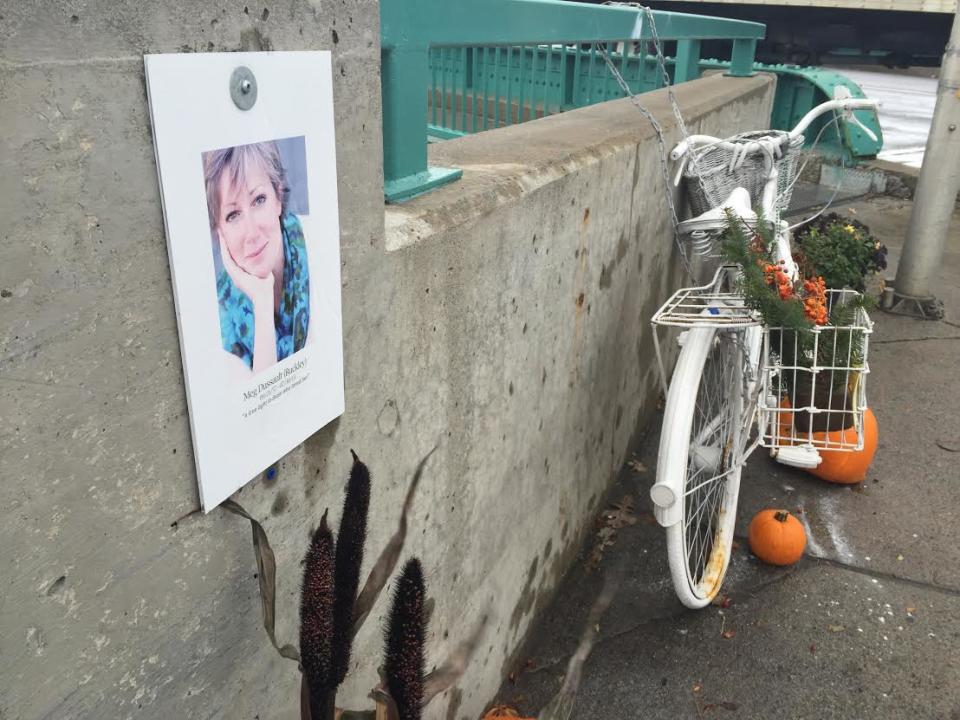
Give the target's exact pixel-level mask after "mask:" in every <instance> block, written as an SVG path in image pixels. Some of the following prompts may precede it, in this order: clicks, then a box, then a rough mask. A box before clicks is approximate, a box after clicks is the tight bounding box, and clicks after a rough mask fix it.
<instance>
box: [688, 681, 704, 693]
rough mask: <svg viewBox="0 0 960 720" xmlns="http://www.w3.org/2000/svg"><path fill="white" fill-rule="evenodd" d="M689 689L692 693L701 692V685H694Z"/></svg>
mask: <svg viewBox="0 0 960 720" xmlns="http://www.w3.org/2000/svg"><path fill="white" fill-rule="evenodd" d="M691 689H692V690H693V692H694V693H698V692H700V691H701V690H703V685H701V684H700V683H694V685H693V688H691Z"/></svg>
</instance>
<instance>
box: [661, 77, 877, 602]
mask: <svg viewBox="0 0 960 720" xmlns="http://www.w3.org/2000/svg"><path fill="white" fill-rule="evenodd" d="M844 90H845V89H843V88H842V89H841V91H840V92H839V93H838V94H837V95H836V96H835V98H834V99H833V100H831V101H828V102H825V103H823V104H821V105H819V106H817V107H816V108H814V109H813V110H811V111H810V112H809V113H808V114H807V115H806V116H804V118H803V119H802V120H801V121H800V122H799V124H798V125H797V126H796V127H795V128H794V129H793V130H791V131H789V132H785V131H777V130H766V131H759V132H749V133H743V134H740V135H737V136H734V137H732V138H728V139H725V140H723V139H719V138H714V137H708V136H705V135H694V136H690V137H688V138H686V139H685V140H684V141H683V142H681V143H680V144H679V145H677V147H676V148H674V150H673V151H672V152H671V154H670V158H671V160H672V161H674V162H678V163H680V169H679V171H678V173H677V182H679V180H680V178H681V176H682V177H683V178H684V180H685V186H686V189H687V192H688V195H689V199H690V204H691V206H692V208H693V210H694V212H695V213H699V214H698V215H697V216H696V217H694V218H692V219H690V220H686V221H684V222H683V223H681V224H680V228H679V230H680V232H681V234H682V236H683V237H684V238H685V242H687V243H688V245H687V247H688V248H689V251H690V252H689V254H692V255H703V256H708V257H709V256H714V257H715V256H716V246H717V243H718V241H719V237H720V235H721V233H722V232H723V231H724V229H725V228H726V226H727V223H728V218H729V217H730V216H731V215H732V216H735V217H738V218H739V219H740V221H741V222H742V223H744V224H745V225H746V226H747V227H756V224H757V222H758V217H759V218H760V219H761V220H760V221H763V222H771V223H772V224H773V228H772V230H773V232H772V235H773V238H774V243H775V247H774V257H775V259H776V260H782V261H783V266H784V267H785V270H786V272H787V273H788V274H789V275H790V276H791V277H792V278H796V276H797V266H796V263H795V262H794V258H793V256H792V254H791V251H790V230H789V227H788V225H787V223H785V222H784V221H782V220H780V213H781V211H783V210H785V209H786V207H787V204H788V203H789V198H790V192H791V189H792V187H793V183H794V180H795V176H796V173H797V165H798V157H799V151H800V148H801V146H802V145H803V141H804V140H803V133H804V131H806V130H807V129H808V128H809V127H810V125H811V123H813V122H814V121H815V120H816V119H817V118H819V117H820V116H822V115H824V114H825V113H835V115H834V120H835V121H836V120H838V117H839V116H838V115H837V113H839V114H842V116H843V117H844V119H845V120H846V121H847V122H848V123H850V124H852V125H856V126H858V127H859V128H860V129H861V130H862V131H863V132H865V133H866V134H867V135H868V136H870V137H872V138H873V139H874V140H876V137H875V136H874V134H873V133H872V132H871V131H870V130H869V129H867V127H865V126H864V125H863V124H862V123H861V122H860V121H859V120H858V119H857V117H856V116H855V115H854V111H855V110H875V109H876V107H877V103H876V102H875V101H872V100H867V99H855V98H852V97H850V95H849V92H848V91H847V92H843V91H844ZM838 125H839V124H838ZM755 208H756V209H755ZM738 275H739V268H738V267H737V266H722V267H720V268H719V269H718V270H717V271H716V274H715V275H714V276H713V278H712V280H711V281H710V282H708V283H707V284H706V285H702V286H699V287H692V288H683V289H681V290H679V291H677V292H676V293H675V294H674V295H673V296H672V297H671V298H670V300H668V301H667V302H666V303H665V304H664V305H663V306H662V307H661V308H660V310H659V311H658V312H657V313H656V315H654V317H653V319H652V320H651V322H652V324H653V330H654V333H653V334H654V341H655V344H656V352H657V359H658V363H659V366H660V374H661V379H662V383H663V387H664V390H665V392H666V398H667V399H666V406H665V408H664V418H663V428H662V432H661V437H660V448H659V454H658V458H657V477H656V483H655V484H654V485H653V487H652V488H651V490H650V496H651V498H652V500H653V504H654V511H655V515H656V518H657V521H658V522H659V523H660V525H662V526H663V527H665V528H666V530H667V548H668V557H669V563H670V572H671V575H672V578H673V583H674V587H675V589H676V593H677V596H678V597H679V599H680V600H681V602H682V603H683V604H684V605H686V606H687V607H690V608H700V607H704V606H705V605H707V604H708V603H710V601H711V600H712V599H713V598H714V597H715V596H716V594H717V592H718V591H719V589H720V587H721V584H722V582H723V579H724V576H725V574H726V571H727V566H728V564H729V561H730V549H731V544H732V541H733V533H734V525H735V520H736V509H737V496H738V493H739V489H740V473H741V470H742V468H743V464H744V462H745V461H746V459H747V457H748V456H749V455H750V453H751V452H752V451H753V450H754V449H756V447H757V446H758V445H764V446H765V447H769V448H770V449H771V453H772V454H773V455H774V456H775V457H776V459H777V460H778V461H779V462H783V463H785V464H789V465H794V466H798V467H808V468H809V467H815V466H816V465H817V464H819V462H820V456H819V452H818V448H819V449H823V448H824V447H825V446H829V447H830V448H831V449H840V450H855V449H860V448H862V446H863V445H862V443H863V434H862V417H863V410H864V409H865V407H866V396H865V382H864V381H863V380H860V381H858V382H857V383H856V385H855V387H854V388H853V389H852V390H851V391H850V394H851V395H852V397H844V398H831V399H830V401H828V402H827V403H826V404H823V403H822V402H821V403H820V404H819V406H817V405H815V403H814V402H813V401H811V402H810V404H809V405H808V406H806V407H803V408H800V407H797V408H793V409H792V410H791V411H790V412H807V413H820V414H823V413H826V416H825V417H828V418H829V417H830V414H831V413H836V412H846V413H850V412H851V410H850V409H851V408H852V409H853V410H852V414H853V415H854V416H855V423H854V424H855V427H856V433H855V438H854V437H853V434H850V435H845V436H844V440H843V441H842V442H840V443H834V444H832V445H830V444H829V443H827V444H825V442H824V440H823V439H822V438H819V437H817V436H815V435H814V434H813V433H810V432H807V433H800V432H798V431H796V430H795V429H793V428H791V427H790V423H783V422H781V421H780V418H781V413H782V412H784V411H783V410H782V408H781V403H782V402H783V400H782V398H783V391H782V388H783V387H784V385H785V383H784V382H778V378H780V379H784V378H787V377H788V376H789V375H791V374H792V375H793V376H794V378H795V377H796V375H797V374H798V373H810V374H811V378H813V381H814V382H816V381H817V378H819V381H820V382H822V383H823V382H829V380H827V378H828V377H830V376H832V375H835V374H836V373H841V372H846V373H856V376H857V377H858V378H863V377H864V376H865V374H866V372H867V367H866V361H865V360H866V348H865V347H864V348H863V356H862V360H860V359H857V360H856V361H851V360H850V359H849V358H848V361H847V365H846V366H843V365H840V364H837V363H833V366H831V367H818V366H817V365H816V362H814V363H813V367H812V368H811V367H808V366H804V367H800V363H799V362H798V361H796V360H794V361H793V365H792V366H790V365H785V364H784V362H783V361H782V359H783V358H789V357H796V355H795V354H794V355H792V356H791V355H790V354H789V352H788V353H787V354H784V352H783V350H784V348H783V343H784V342H787V343H790V342H793V343H795V342H796V339H795V338H794V339H793V340H791V339H790V336H789V334H788V333H787V332H772V331H773V330H775V329H772V328H768V327H765V326H764V325H763V324H762V322H761V321H760V318H759V317H758V315H757V314H756V313H754V312H752V311H751V310H750V309H749V308H747V307H746V306H745V305H744V301H743V297H742V295H741V294H740V293H739V292H738V289H737V278H738ZM847 292H852V291H842V290H841V291H833V290H831V291H830V293H831V294H833V293H840V294H841V295H842V294H843V293H847ZM839 300H841V301H842V298H839ZM854 325H855V327H847V326H845V327H842V328H837V327H832V326H829V325H828V326H824V327H818V328H816V329H815V330H813V331H811V332H813V333H814V334H815V336H816V341H817V342H820V343H824V342H831V341H832V342H836V339H837V334H838V333H842V332H859V333H862V336H863V337H865V336H866V334H867V333H869V332H870V329H871V325H870V320H869V318H867V317H866V313H864V312H862V311H860V312H858V315H857V320H856V322H855V323H854ZM664 327H673V328H681V330H682V332H681V333H680V336H679V338H678V342H679V344H680V346H681V347H680V351H679V357H678V359H677V363H676V366H675V369H674V372H673V377H672V379H671V380H670V382H669V389H667V375H666V372H665V369H664V368H665V364H664V360H663V356H662V353H661V344H660V341H659V338H658V331H660V330H661V329H662V328H664ZM831 333H833V335H831ZM778 344H779V346H778ZM854 365H855V366H856V367H853V366H854ZM843 394H844V395H846V394H847V391H846V390H844V393H843ZM821 417H824V416H823V415H821ZM754 428H756V432H754Z"/></svg>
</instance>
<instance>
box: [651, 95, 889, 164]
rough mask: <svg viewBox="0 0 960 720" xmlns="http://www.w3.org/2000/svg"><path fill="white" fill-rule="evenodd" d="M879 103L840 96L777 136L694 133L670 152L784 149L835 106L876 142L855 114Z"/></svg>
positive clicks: (676, 155)
mask: <svg viewBox="0 0 960 720" xmlns="http://www.w3.org/2000/svg"><path fill="white" fill-rule="evenodd" d="M879 106H880V103H878V102H877V101H876V100H869V99H867V98H841V99H837V100H828V101H827V102H825V103H821V104H820V105H817V106H816V107H815V108H813V109H812V110H811V111H810V112H808V113H807V114H806V115H804V116H803V118H802V119H801V120H800V122H799V123H797V125H796V127H795V128H793V130H791V131H790V132H789V133H787V134H786V135H782V136H779V137H775V138H764V139H760V140H752V141H750V142H747V143H732V142H730V141H728V140H722V139H721V138H715V137H711V136H710V135H691V136H689V137H688V138H687V139H686V140H683V141H681V142H680V143H679V144H677V146H676V147H675V148H674V149H673V150H672V151H671V152H670V159H671V160H673V161H677V160H679V159H680V158H682V157H683V156H684V155H686V154H687V153H688V152H690V151H691V150H695V149H696V148H699V147H703V146H705V145H719V146H720V147H722V148H724V149H726V150H736V151H737V152H738V153H739V154H740V156H741V157H744V156H746V155H751V154H753V153H756V152H761V151H767V152H772V151H774V150H775V149H776V150H777V151H782V150H783V149H784V148H785V147H786V146H787V145H789V144H790V143H791V142H792V141H793V140H796V139H797V138H798V137H800V136H801V135H803V133H804V131H805V130H806V129H807V128H808V127H810V124H811V123H812V122H813V121H814V120H816V119H817V118H818V117H820V116H821V115H823V114H824V113H828V112H831V111H835V110H842V111H843V113H844V115H845V116H847V117H846V119H847V120H849V121H851V122H853V123H854V124H856V125H857V126H858V127H859V128H860V129H861V130H863V131H864V132H865V133H866V134H867V136H868V137H870V138H871V139H872V140H873V141H874V142H876V140H877V136H876V135H875V134H874V133H873V132H872V131H871V130H870V129H869V128H867V127H866V126H865V125H864V124H863V123H861V122H860V121H859V120H858V119H857V118H856V116H855V115H854V114H853V111H854V110H876V109H877V108H878V107H879Z"/></svg>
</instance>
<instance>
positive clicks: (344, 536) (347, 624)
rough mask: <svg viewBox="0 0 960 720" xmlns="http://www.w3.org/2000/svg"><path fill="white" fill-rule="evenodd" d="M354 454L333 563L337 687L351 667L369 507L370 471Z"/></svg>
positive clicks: (332, 655) (334, 656)
mask: <svg viewBox="0 0 960 720" xmlns="http://www.w3.org/2000/svg"><path fill="white" fill-rule="evenodd" d="M350 452H351V454H352V455H353V468H352V469H351V471H350V480H349V481H348V482H347V496H346V498H344V501H343V516H342V518H341V520H340V531H339V533H338V534H337V551H336V561H335V565H334V584H335V586H336V588H337V592H336V593H335V597H334V602H333V647H332V654H331V658H332V673H333V675H332V680H333V684H334V686H336V685H339V684H340V683H342V682H343V679H344V677H346V675H347V669H348V668H349V666H350V648H351V645H352V644H353V606H354V604H355V603H356V601H357V587H358V586H359V584H360V566H361V565H363V545H364V542H365V541H366V537H367V509H368V508H369V506H370V472H369V470H367V466H366V465H364V464H363V463H362V462H360V459H359V458H358V457H357V454H356V453H355V452H353V450H351V451H350Z"/></svg>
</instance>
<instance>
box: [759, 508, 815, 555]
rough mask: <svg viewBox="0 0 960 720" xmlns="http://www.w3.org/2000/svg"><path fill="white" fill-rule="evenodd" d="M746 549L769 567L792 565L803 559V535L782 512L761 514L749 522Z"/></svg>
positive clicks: (804, 540)
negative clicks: (748, 543) (747, 547)
mask: <svg viewBox="0 0 960 720" xmlns="http://www.w3.org/2000/svg"><path fill="white" fill-rule="evenodd" d="M749 537H750V549H751V550H752V551H753V554H754V555H756V556H757V557H758V558H760V559H761V560H763V561H764V562H765V563H770V564H771V565H793V563H795V562H796V561H797V560H799V559H800V558H801V557H803V550H804V548H806V547H807V534H806V533H805V532H804V530H803V524H802V523H801V522H800V521H799V520H797V519H796V518H795V517H794V516H793V515H791V514H790V513H788V512H787V511H786V510H761V511H760V512H758V513H757V514H756V515H754V516H753V520H751V521H750V536H749Z"/></svg>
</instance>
